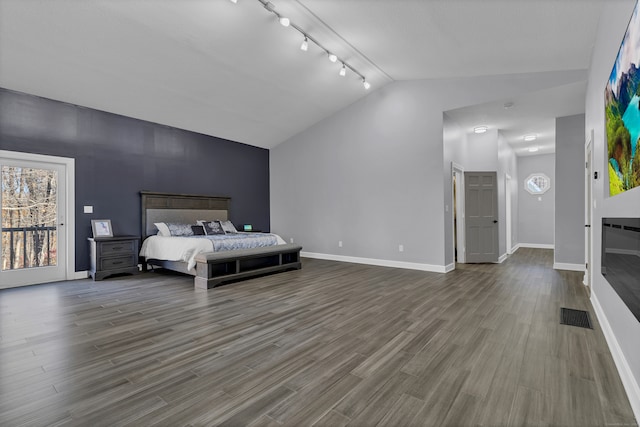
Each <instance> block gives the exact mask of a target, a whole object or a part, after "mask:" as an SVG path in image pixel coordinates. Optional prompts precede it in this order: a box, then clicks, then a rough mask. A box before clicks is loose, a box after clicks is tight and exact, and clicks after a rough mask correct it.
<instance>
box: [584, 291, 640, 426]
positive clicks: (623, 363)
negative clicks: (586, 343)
mask: <svg viewBox="0 0 640 427" xmlns="http://www.w3.org/2000/svg"><path fill="white" fill-rule="evenodd" d="M591 305H593V310H594V311H595V313H596V316H597V317H598V322H600V326H601V327H602V333H603V334H604V338H605V339H606V340H607V344H608V345H609V351H611V355H612V356H613V361H614V362H615V364H616V368H617V369H618V374H619V375H620V379H621V380H622V385H623V386H624V389H625V391H626V392H627V397H628V398H629V403H630V404H631V409H632V410H633V414H634V415H635V417H636V420H640V385H639V384H638V383H637V382H636V380H635V378H634V376H633V373H632V372H631V368H630V367H629V363H627V359H626V358H625V357H624V353H623V352H622V349H621V348H620V345H619V344H618V340H617V339H616V336H615V335H614V333H613V330H612V329H611V325H609V320H608V319H607V316H605V314H604V311H603V310H602V306H601V305H600V302H599V301H598V298H597V297H596V295H595V294H594V293H593V292H592V293H591Z"/></svg>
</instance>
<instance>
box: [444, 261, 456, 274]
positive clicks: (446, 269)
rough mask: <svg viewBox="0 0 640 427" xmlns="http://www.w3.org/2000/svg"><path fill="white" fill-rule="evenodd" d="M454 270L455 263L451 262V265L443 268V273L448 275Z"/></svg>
mask: <svg viewBox="0 0 640 427" xmlns="http://www.w3.org/2000/svg"><path fill="white" fill-rule="evenodd" d="M455 269H456V263H455V262H452V263H451V264H448V265H445V266H444V272H445V273H448V272H450V271H453V270H455Z"/></svg>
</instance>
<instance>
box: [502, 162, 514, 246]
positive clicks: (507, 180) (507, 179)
mask: <svg viewBox="0 0 640 427" xmlns="http://www.w3.org/2000/svg"><path fill="white" fill-rule="evenodd" d="M504 186H505V193H504V200H505V221H506V224H505V227H506V228H505V230H506V231H505V233H504V234H505V239H506V244H507V245H506V246H507V255H511V254H512V253H513V245H512V244H511V240H512V236H511V233H512V229H511V227H512V224H511V222H512V218H511V186H512V183H511V175H509V174H508V173H505V174H504Z"/></svg>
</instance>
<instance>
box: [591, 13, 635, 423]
mask: <svg viewBox="0 0 640 427" xmlns="http://www.w3.org/2000/svg"><path fill="white" fill-rule="evenodd" d="M634 4H635V1H633V0H627V1H617V2H607V4H606V7H604V8H603V13H602V16H601V18H600V22H599V25H598V37H597V39H596V43H595V45H594V49H593V54H592V57H591V68H590V70H589V83H588V86H587V95H586V112H585V136H588V135H590V132H591V130H593V135H594V136H593V138H594V141H593V159H594V162H593V164H594V170H595V171H598V173H599V175H600V178H599V179H597V180H594V181H593V198H594V201H593V202H594V203H595V208H594V209H593V216H592V218H593V219H592V221H591V224H592V227H591V231H592V239H591V241H592V242H593V246H592V251H591V253H592V260H591V265H592V266H593V270H592V292H591V300H592V302H593V305H594V308H595V309H596V313H597V315H598V319H599V320H600V324H601V326H602V330H603V332H604V333H605V336H606V337H607V341H608V342H609V347H610V349H611V352H612V354H613V356H614V360H615V361H616V365H617V366H618V370H619V372H620V374H621V375H620V376H621V378H622V381H623V383H624V385H625V388H626V390H627V394H628V395H629V400H630V402H631V405H632V407H633V409H634V412H635V415H636V419H639V420H640V323H639V322H638V321H637V320H636V319H635V317H634V316H633V314H632V313H631V311H630V310H629V309H628V308H627V306H626V305H625V304H624V303H623V302H622V300H621V299H620V297H619V296H618V294H617V293H616V292H615V290H614V289H613V288H612V287H611V286H610V285H609V283H608V282H607V281H606V280H605V278H604V276H602V274H600V267H601V262H600V251H601V249H600V248H601V239H602V234H601V233H602V217H609V216H611V217H634V216H635V217H638V216H640V188H635V189H633V190H630V191H627V192H625V193H623V194H620V195H617V196H614V197H611V198H610V197H608V194H609V190H608V188H609V187H608V185H609V183H608V175H607V154H606V143H605V133H604V88H605V85H606V82H607V79H608V78H609V74H610V73H611V69H612V67H613V63H614V61H615V58H616V55H617V53H618V48H619V47H620V43H621V41H622V37H623V35H624V32H625V29H626V27H627V24H628V22H629V18H630V17H631V13H632V11H633V7H634Z"/></svg>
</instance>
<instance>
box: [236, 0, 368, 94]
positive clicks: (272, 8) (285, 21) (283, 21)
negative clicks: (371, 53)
mask: <svg viewBox="0 0 640 427" xmlns="http://www.w3.org/2000/svg"><path fill="white" fill-rule="evenodd" d="M229 1H231V2H232V3H237V2H238V0H229ZM258 2H260V4H261V5H262V6H263V7H264V8H265V9H266V10H268V11H269V12H271V13H272V14H274V15H275V16H276V18H278V22H279V23H280V25H282V26H283V27H291V28H293V29H294V30H296V31H297V32H298V33H300V34H301V35H302V36H303V37H304V40H303V41H302V43H301V44H300V50H302V51H305V52H306V51H307V50H308V49H309V42H310V41H311V42H313V43H314V44H315V45H316V46H318V47H319V48H320V49H321V50H322V51H324V52H326V54H327V56H328V58H329V61H331V62H337V61H338V56H337V55H336V54H334V53H331V52H330V51H329V49H327V48H326V47H324V46H323V45H322V44H321V43H320V42H319V41H318V40H316V39H315V38H313V37H312V36H311V35H309V34H308V33H307V32H306V31H305V30H303V29H302V28H300V27H299V26H297V25H296V24H295V23H293V22H291V20H290V19H289V18H287V17H285V16H282V15H280V13H278V12H277V11H276V5H275V4H273V3H271V2H270V1H269V0H258ZM340 62H341V63H342V67H341V68H340V72H339V74H340V76H343V77H344V76H346V75H347V68H348V69H349V70H351V71H352V72H353V73H354V74H355V75H356V76H358V77H359V78H360V80H361V81H362V85H363V86H364V88H365V89H369V88H370V87H371V84H370V83H369V82H368V81H367V79H366V78H365V76H364V75H362V74H361V73H360V72H359V71H358V70H356V69H355V68H353V67H352V66H351V65H349V63H347V62H345V61H342V60H340Z"/></svg>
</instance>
